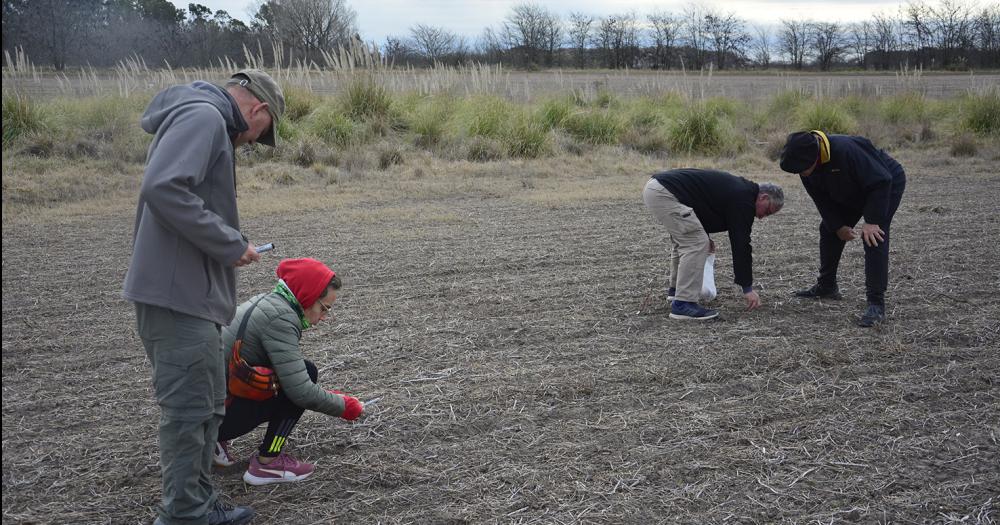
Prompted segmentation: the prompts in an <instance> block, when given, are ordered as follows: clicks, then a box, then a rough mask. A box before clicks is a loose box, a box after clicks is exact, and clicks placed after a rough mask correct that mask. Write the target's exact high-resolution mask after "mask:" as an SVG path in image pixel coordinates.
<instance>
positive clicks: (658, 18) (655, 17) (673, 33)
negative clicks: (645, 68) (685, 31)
mask: <svg viewBox="0 0 1000 525" xmlns="http://www.w3.org/2000/svg"><path fill="white" fill-rule="evenodd" d="M646 20H648V21H649V36H650V40H651V41H652V43H653V67H656V68H664V69H668V68H669V67H670V54H671V52H672V50H673V48H674V46H675V45H676V44H677V39H678V37H679V33H680V25H681V21H680V20H679V19H678V18H676V17H674V16H673V15H671V14H670V13H666V12H663V11H654V12H653V13H651V14H649V15H648V16H647V17H646Z"/></svg>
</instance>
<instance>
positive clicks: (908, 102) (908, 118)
mask: <svg viewBox="0 0 1000 525" xmlns="http://www.w3.org/2000/svg"><path fill="white" fill-rule="evenodd" d="M881 110H882V111H881V114H882V118H883V119H885V121H886V122H888V123H889V124H904V123H912V122H921V121H923V120H924V117H925V116H926V115H927V99H925V98H924V96H923V95H922V94H920V93H915V92H912V91H910V92H906V93H900V94H898V95H893V96H891V97H888V98H886V99H885V100H884V101H883V102H882V104H881Z"/></svg>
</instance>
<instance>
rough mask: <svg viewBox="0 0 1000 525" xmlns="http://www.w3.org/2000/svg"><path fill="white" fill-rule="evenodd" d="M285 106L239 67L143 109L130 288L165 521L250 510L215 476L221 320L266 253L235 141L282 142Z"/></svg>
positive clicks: (232, 519)
mask: <svg viewBox="0 0 1000 525" xmlns="http://www.w3.org/2000/svg"><path fill="white" fill-rule="evenodd" d="M284 109H285V100H284V96H283V95H282V92H281V88H280V87H278V85H277V83H275V81H274V79H272V78H271V77H270V76H268V75H267V74H266V73H264V72H262V71H258V70H243V71H240V72H238V73H237V74H235V75H234V76H233V77H232V78H231V79H230V80H229V82H228V83H227V84H226V86H225V87H224V88H222V87H218V86H215V85H212V84H209V83H206V82H194V83H192V84H189V85H183V86H173V87H170V88H167V89H165V90H163V91H161V92H160V93H159V94H157V95H156V96H155V97H154V98H153V100H152V102H150V104H149V107H148V108H147V109H146V112H145V114H144V115H143V117H142V122H141V124H142V129H143V130H145V131H146V132H147V133H150V134H152V135H153V141H152V143H151V144H150V146H149V151H148V152H147V157H146V169H145V173H144V174H143V179H142V186H141V188H140V190H139V204H138V208H137V210H136V218H135V231H134V240H133V247H132V248H133V249H132V252H133V253H132V261H131V263H130V264H129V269H128V273H127V275H126V276H125V286H124V293H123V296H124V297H125V298H126V299H128V300H130V301H133V302H134V303H135V309H136V321H137V325H138V331H139V336H140V338H141V339H142V343H143V346H144V347H145V349H146V355H147V356H148V357H149V360H150V362H151V363H152V367H153V386H154V389H155V391H156V401H157V404H158V405H159V406H160V425H159V438H160V440H159V441H160V468H161V472H162V478H163V501H162V503H161V506H160V510H159V517H158V518H157V520H156V522H157V523H165V524H174V523H184V524H189V523H190V524H198V525H202V524H206V523H207V524H212V525H218V524H241V523H247V522H249V521H250V520H251V519H253V516H254V512H253V510H251V509H250V508H247V507H237V508H233V507H231V506H229V505H226V504H224V503H223V502H221V501H220V500H219V498H218V495H217V494H216V492H215V489H214V487H213V486H212V482H211V478H210V471H211V467H212V456H213V452H214V450H215V443H216V438H217V435H218V430H219V424H220V422H221V421H222V418H223V416H224V415H225V406H224V402H225V398H226V383H225V352H224V350H223V349H222V344H221V338H220V329H221V327H222V326H226V325H228V324H229V322H230V321H231V320H232V318H233V315H234V313H235V311H236V270H235V268H236V267H239V266H244V265H247V264H250V263H252V262H254V261H257V260H259V259H260V255H258V254H257V252H256V249H255V246H254V245H253V243H251V242H249V241H248V240H247V239H246V237H244V236H243V235H242V234H241V233H240V224H239V214H238V212H237V209H236V177H235V173H236V172H235V169H236V164H235V148H236V147H237V146H240V145H243V144H249V143H253V142H261V143H263V144H268V145H271V146H274V145H275V143H276V140H277V133H276V131H275V128H276V127H277V124H278V119H279V118H280V117H281V115H282V113H283V112H284Z"/></svg>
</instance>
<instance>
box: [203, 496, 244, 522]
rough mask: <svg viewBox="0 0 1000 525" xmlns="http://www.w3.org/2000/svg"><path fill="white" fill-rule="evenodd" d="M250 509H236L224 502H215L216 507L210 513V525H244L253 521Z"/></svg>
mask: <svg viewBox="0 0 1000 525" xmlns="http://www.w3.org/2000/svg"><path fill="white" fill-rule="evenodd" d="M253 516H254V511H253V509H251V508H250V507H234V506H232V505H229V504H228V503H223V502H222V500H218V499H216V500H215V506H214V507H212V510H210V511H208V525H244V524H245V523H250V520H252V519H253Z"/></svg>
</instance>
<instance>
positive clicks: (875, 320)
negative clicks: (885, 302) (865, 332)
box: [858, 304, 885, 328]
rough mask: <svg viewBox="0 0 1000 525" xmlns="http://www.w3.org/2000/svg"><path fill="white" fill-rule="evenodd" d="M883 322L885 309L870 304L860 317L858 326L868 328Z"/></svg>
mask: <svg viewBox="0 0 1000 525" xmlns="http://www.w3.org/2000/svg"><path fill="white" fill-rule="evenodd" d="M884 321H885V307H884V306H882V305H880V304H870V305H868V308H866V309H865V313H864V314H862V315H861V320H860V321H858V326H860V327H863V328H870V327H872V326H875V325H877V324H879V323H882V322H884Z"/></svg>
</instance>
